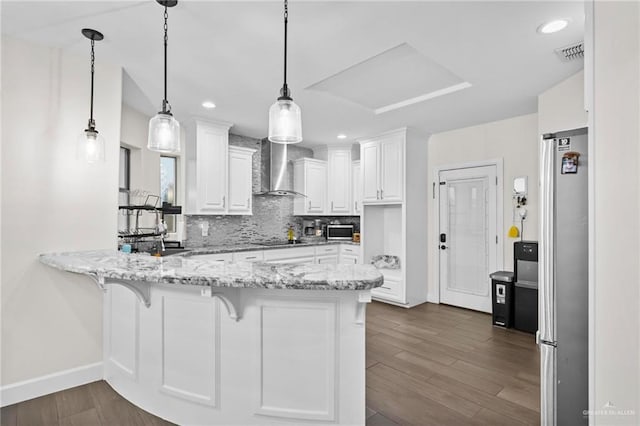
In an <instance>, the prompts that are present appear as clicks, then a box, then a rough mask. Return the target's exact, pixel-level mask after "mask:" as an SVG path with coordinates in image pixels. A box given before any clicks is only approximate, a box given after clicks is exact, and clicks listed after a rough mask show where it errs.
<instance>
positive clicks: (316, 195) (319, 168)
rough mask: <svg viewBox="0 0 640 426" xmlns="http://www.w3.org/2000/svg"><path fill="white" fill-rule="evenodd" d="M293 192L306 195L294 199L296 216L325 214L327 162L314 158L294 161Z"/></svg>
mask: <svg viewBox="0 0 640 426" xmlns="http://www.w3.org/2000/svg"><path fill="white" fill-rule="evenodd" d="M293 190H294V191H296V192H300V193H302V194H304V195H306V197H296V198H295V199H294V201H293V214H294V215H310V214H316V215H317V214H324V213H325V209H326V205H327V162H326V161H322V160H315V159H312V158H300V159H298V160H296V161H294V162H293Z"/></svg>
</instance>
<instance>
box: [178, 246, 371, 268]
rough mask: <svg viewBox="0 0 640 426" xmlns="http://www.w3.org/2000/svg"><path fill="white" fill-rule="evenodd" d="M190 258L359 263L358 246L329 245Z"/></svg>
mask: <svg viewBox="0 0 640 426" xmlns="http://www.w3.org/2000/svg"><path fill="white" fill-rule="evenodd" d="M191 258H192V259H194V260H206V261H211V262H268V263H293V264H305V263H307V264H314V263H316V264H333V265H336V264H352V265H353V264H357V263H361V261H360V246H358V245H355V244H329V245H317V246H304V247H286V248H277V249H270V250H252V251H239V252H234V253H215V254H196V255H193V256H191Z"/></svg>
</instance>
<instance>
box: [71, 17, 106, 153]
mask: <svg viewBox="0 0 640 426" xmlns="http://www.w3.org/2000/svg"><path fill="white" fill-rule="evenodd" d="M82 35H84V36H85V37H86V38H88V39H89V40H91V109H90V113H89V124H88V125H87V128H86V129H85V130H84V131H83V132H82V133H81V134H80V136H79V137H78V147H77V148H78V151H77V154H78V158H82V159H84V160H86V161H87V162H88V163H97V162H99V161H104V138H103V137H102V135H101V134H99V133H98V130H96V122H95V120H94V119H93V75H94V73H95V54H94V51H93V47H94V43H95V42H96V41H100V40H102V39H103V38H104V36H103V35H102V33H100V32H99V31H96V30H92V29H90V28H83V29H82Z"/></svg>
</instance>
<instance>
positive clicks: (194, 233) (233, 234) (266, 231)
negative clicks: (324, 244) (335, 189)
mask: <svg viewBox="0 0 640 426" xmlns="http://www.w3.org/2000/svg"><path fill="white" fill-rule="evenodd" d="M260 144H261V141H260V139H254V138H249V137H246V136H238V135H234V134H230V135H229V145H234V146H241V147H246V148H253V149H256V150H257V151H256V153H255V154H254V155H253V183H252V185H253V191H254V192H258V191H260V184H261V182H260V179H261V177H260V164H261V157H260V156H261V150H260ZM287 149H288V156H287V157H288V159H289V160H290V161H293V160H296V159H298V158H302V157H313V151H312V150H310V149H308V148H302V147H298V146H295V145H289V146H288V147H287ZM289 167H290V168H291V170H290V172H289V178H290V179H292V178H293V172H292V168H293V165H291V164H290V165H289ZM290 187H291V188H292V187H293V184H292V182H290ZM303 219H316V217H311V216H304V217H300V216H293V198H292V197H279V196H265V195H254V196H253V215H252V216H229V215H218V216H213V215H185V223H186V241H184V244H185V246H186V247H188V248H199V247H206V246H213V245H233V244H247V243H252V242H261V241H273V240H286V239H287V231H288V229H289V226H293V228H294V230H295V233H296V236H298V237H300V236H302V220H303ZM317 219H322V220H323V221H325V222H327V223H328V222H330V221H334V222H338V223H346V224H354V225H355V228H356V229H359V228H360V217H359V216H346V217H342V216H340V217H337V216H336V217H328V216H322V217H317ZM205 223H206V224H207V225H208V228H209V230H208V234H209V235H208V236H206V237H203V236H202V225H203V224H205Z"/></svg>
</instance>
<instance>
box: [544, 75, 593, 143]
mask: <svg viewBox="0 0 640 426" xmlns="http://www.w3.org/2000/svg"><path fill="white" fill-rule="evenodd" d="M586 126H587V112H586V111H585V109H584V71H580V72H578V73H576V74H574V75H572V76H571V77H569V78H568V79H566V80H564V81H562V82H561V83H559V84H557V85H555V86H553V87H552V88H550V89H548V90H546V91H545V92H542V93H541V94H540V95H539V96H538V133H539V134H540V135H543V134H545V133H554V132H559V131H562V130H571V129H577V128H580V127H586Z"/></svg>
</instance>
